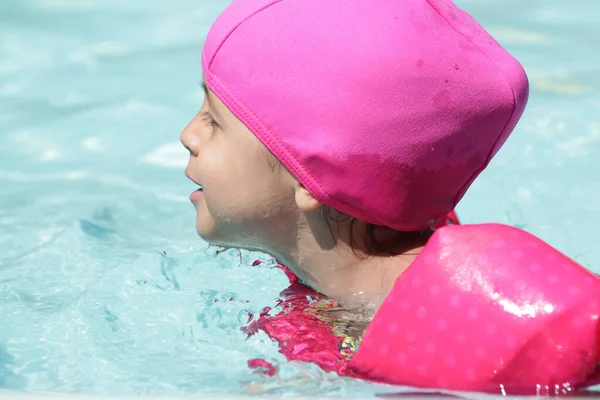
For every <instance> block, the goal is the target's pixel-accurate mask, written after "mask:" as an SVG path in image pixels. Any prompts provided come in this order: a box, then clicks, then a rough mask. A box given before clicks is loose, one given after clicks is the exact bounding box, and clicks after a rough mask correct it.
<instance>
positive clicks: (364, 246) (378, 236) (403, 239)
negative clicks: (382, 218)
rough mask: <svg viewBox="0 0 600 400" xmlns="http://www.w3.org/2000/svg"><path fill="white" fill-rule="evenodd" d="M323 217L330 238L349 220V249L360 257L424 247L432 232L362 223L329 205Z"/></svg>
mask: <svg viewBox="0 0 600 400" xmlns="http://www.w3.org/2000/svg"><path fill="white" fill-rule="evenodd" d="M264 149H265V154H264V156H265V160H266V161H267V163H268V165H269V167H270V168H271V170H273V172H276V171H277V172H279V171H280V170H281V168H282V167H283V164H282V163H281V161H279V159H277V157H275V156H274V155H273V153H271V152H270V151H269V150H268V149H267V148H266V147H265V148H264ZM323 217H324V218H325V219H326V221H327V224H328V225H329V231H330V232H331V235H332V237H335V235H334V232H333V229H336V228H338V226H339V225H340V224H342V223H346V222H348V221H349V223H350V243H349V244H350V248H351V249H352V251H353V252H354V254H355V255H357V256H360V257H370V256H393V255H398V254H402V253H405V252H407V251H410V250H413V249H415V248H416V247H420V246H423V245H424V244H425V243H426V242H427V240H429V238H430V237H431V235H433V232H434V230H433V228H429V229H426V230H422V231H412V232H402V231H397V230H394V229H392V228H388V227H386V226H379V225H374V224H370V223H366V222H363V221H361V220H359V219H357V218H354V217H352V216H350V215H348V214H344V213H341V212H339V211H337V210H334V209H333V208H331V207H328V206H323ZM358 224H360V225H361V228H362V230H363V232H362V234H357V232H356V230H355V229H356V226H357V225H358ZM382 238H385V239H382Z"/></svg>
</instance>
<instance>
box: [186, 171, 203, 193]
mask: <svg viewBox="0 0 600 400" xmlns="http://www.w3.org/2000/svg"><path fill="white" fill-rule="evenodd" d="M189 169H190V168H189V167H188V168H186V169H185V176H187V177H188V179H189V180H190V181H192V182H194V183H195V184H196V185H198V186H199V188H198V190H199V191H204V188H203V186H202V183H200V181H199V180H198V179H195V178H194V177H193V176H192V174H191V173H190V171H189Z"/></svg>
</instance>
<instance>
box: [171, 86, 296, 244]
mask: <svg viewBox="0 0 600 400" xmlns="http://www.w3.org/2000/svg"><path fill="white" fill-rule="evenodd" d="M181 142H182V143H183V145H184V146H185V147H186V148H187V149H188V151H189V152H190V160H189V163H188V166H187V168H186V171H185V173H186V175H187V176H188V178H190V179H191V180H192V181H194V182H195V183H197V184H198V185H201V186H202V187H203V191H196V192H194V193H193V194H192V195H191V197H190V198H191V201H192V203H193V204H194V207H195V208H196V213H197V215H196V230H197V231H198V234H199V235H200V236H201V237H202V238H204V239H205V240H206V241H208V242H209V243H213V244H217V245H222V246H232V247H233V246H235V247H245V248H252V249H258V250H266V251H269V250H271V248H273V247H274V246H275V247H277V244H278V243H277V242H278V240H280V239H279V238H280V237H282V236H287V235H290V233H292V232H290V230H291V229H293V223H294V221H295V216H296V213H297V207H296V206H295V202H294V191H295V185H296V184H297V183H296V182H297V181H295V179H294V178H293V176H292V175H291V174H290V173H289V172H288V171H287V170H286V169H285V168H281V169H277V170H274V168H273V166H272V165H271V163H269V161H268V158H267V155H268V152H267V150H266V148H265V147H264V145H263V144H262V143H261V142H260V141H259V140H258V139H257V138H256V137H255V136H254V135H253V134H252V133H251V132H250V131H249V129H248V128H247V127H246V126H245V125H244V124H243V123H242V122H241V121H240V120H239V119H238V118H237V117H235V116H234V115H233V114H232V113H231V112H230V111H229V109H227V107H226V106H225V105H224V104H223V103H222V102H221V101H220V100H219V99H218V98H217V96H215V95H214V93H212V92H210V91H209V90H206V94H205V97H204V103H203V105H202V109H201V110H200V112H199V113H198V114H197V115H196V116H195V117H194V118H193V119H192V120H191V121H190V123H189V124H188V125H187V126H186V127H185V129H184V130H183V131H182V132H181ZM284 233H286V234H287V235H284ZM288 237H289V236H288Z"/></svg>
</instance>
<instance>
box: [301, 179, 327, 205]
mask: <svg viewBox="0 0 600 400" xmlns="http://www.w3.org/2000/svg"><path fill="white" fill-rule="evenodd" d="M296 205H297V206H298V208H299V209H301V210H302V211H304V212H310V211H315V210H316V209H318V208H319V207H321V206H322V205H323V204H321V203H320V202H319V201H318V200H317V199H315V198H314V197H313V195H312V194H310V192H309V191H308V190H306V188H305V187H304V186H303V185H302V184H301V183H300V182H298V184H297V186H296Z"/></svg>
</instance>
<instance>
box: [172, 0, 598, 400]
mask: <svg viewBox="0 0 600 400" xmlns="http://www.w3.org/2000/svg"><path fill="white" fill-rule="evenodd" d="M202 66H203V71H204V77H205V83H204V89H205V99H204V104H203V105H202V108H201V110H200V112H199V113H198V115H197V116H195V117H194V118H193V119H192V121H191V122H190V123H189V124H188V126H187V127H186V128H185V129H184V130H183V132H182V133H181V141H182V143H183V144H184V146H185V147H186V148H187V149H188V151H189V152H190V160H189V164H188V167H187V169H186V175H187V176H188V177H189V178H190V179H191V180H192V181H194V182H195V183H197V184H198V185H199V186H201V188H200V189H199V190H197V191H195V192H194V193H193V194H192V196H191V201H192V203H193V204H194V206H195V208H196V211H197V219H196V228H197V231H198V233H199V235H200V236H201V237H202V238H204V239H205V240H206V241H208V242H209V243H212V244H215V245H219V246H226V247H237V248H245V249H253V250H260V251H264V252H266V253H269V254H271V255H273V256H274V257H275V258H276V259H277V260H279V261H280V262H281V263H282V264H283V265H285V266H286V267H287V268H289V269H290V270H291V271H292V272H293V274H292V273H290V274H289V275H290V277H291V280H292V286H291V287H290V289H289V290H288V291H287V292H286V298H285V300H286V301H285V302H284V303H283V304H282V307H283V311H282V312H281V313H279V314H277V315H269V313H268V312H265V313H264V314H263V315H262V316H261V317H260V318H259V319H257V320H254V321H253V322H252V323H251V324H250V326H249V327H248V330H249V332H250V333H252V332H253V331H254V330H256V329H263V330H265V331H267V333H269V334H270V335H271V337H273V338H275V339H277V340H278V341H279V343H280V346H281V350H282V352H283V353H284V354H285V355H286V356H287V357H288V358H289V359H296V360H304V361H313V362H316V363H317V364H319V365H320V366H322V367H323V368H325V369H327V370H334V371H337V372H338V373H340V374H343V375H349V376H355V377H361V378H366V379H372V380H376V381H381V382H387V383H394V384H405V385H413V386H420V387H438V388H447V389H465V390H485V391H496V390H500V389H502V390H508V391H511V392H512V393H517V392H522V393H536V392H537V393H540V391H544V390H545V391H546V392H552V393H555V392H557V393H558V392H565V391H570V390H572V389H573V388H578V387H584V386H587V385H590V384H592V383H594V382H595V381H596V380H597V379H598V378H599V377H600V369H599V367H598V366H599V365H600V352H599V347H600V325H599V323H598V315H599V313H600V280H599V279H597V278H596V277H595V276H594V275H593V274H591V273H590V272H588V271H586V270H585V269H584V268H582V267H581V266H579V265H577V264H576V263H575V262H573V261H572V260H570V259H568V258H567V257H565V256H564V255H562V254H560V253H558V252H557V251H556V250H554V249H553V248H551V247H550V246H549V245H547V244H545V243H543V242H542V241H540V240H539V239H537V238H535V237H533V236H531V235H529V234H527V233H525V232H523V231H520V230H517V229H515V228H511V227H507V226H501V225H496V224H485V225H471V226H469V225H464V226H462V225H459V224H458V223H457V221H456V220H455V218H454V216H453V214H452V211H453V210H454V208H455V206H456V204H457V203H458V201H460V199H461V198H462V197H463V195H464V194H465V192H466V190H467V189H468V188H469V186H470V185H471V183H472V182H473V180H474V179H475V178H476V177H477V176H478V175H479V173H480V172H481V171H482V170H483V169H484V168H485V167H486V166H487V165H488V163H489V162H490V160H491V159H492V157H493V156H494V155H495V154H496V152H497V151H498V150H499V149H500V147H501V146H502V145H503V143H504V142H505V141H506V140H507V138H508V136H509V135H510V133H511V132H512V131H513V129H514V127H515V125H516V124H517V122H518V120H519V118H520V117H521V115H522V113H523V111H524V108H525V105H526V102H527V98H528V82H527V77H526V74H525V72H524V70H523V68H522V67H521V65H520V64H519V63H518V62H517V61H516V60H515V59H514V58H513V57H512V56H511V55H510V54H508V53H507V52H506V51H505V50H504V49H503V48H502V47H501V46H500V45H499V44H498V43H497V42H496V41H494V39H492V37H491V36H490V35H489V34H488V33H487V32H486V31H485V30H484V29H483V28H482V27H481V26H480V25H479V24H477V23H476V22H475V21H474V20H473V19H472V18H471V17H470V16H469V15H468V14H466V13H465V12H464V11H462V10H460V9H458V8H457V7H456V6H455V5H454V4H453V3H452V2H451V1H450V0H402V1H398V0H376V1H373V2H365V1H361V0H235V1H233V3H232V4H231V5H230V6H229V7H228V8H227V9H226V10H225V11H224V12H223V14H222V15H221V16H220V17H219V18H218V19H217V21H216V22H215V24H214V25H213V27H212V28H211V30H210V32H209V35H208V37H207V40H206V43H205V46H204V49H203V52H202ZM447 225H453V226H447ZM350 321H353V322H350Z"/></svg>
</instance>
